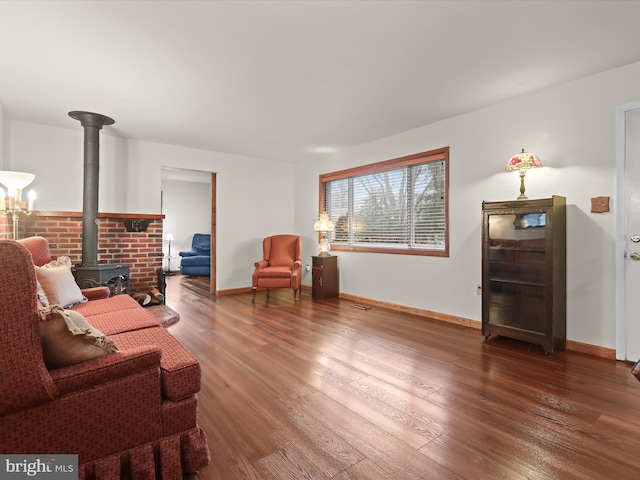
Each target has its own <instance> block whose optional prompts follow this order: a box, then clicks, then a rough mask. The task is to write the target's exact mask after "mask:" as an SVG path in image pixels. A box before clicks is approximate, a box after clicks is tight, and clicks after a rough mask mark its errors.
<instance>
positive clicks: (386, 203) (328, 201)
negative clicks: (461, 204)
mask: <svg viewBox="0 0 640 480" xmlns="http://www.w3.org/2000/svg"><path fill="white" fill-rule="evenodd" d="M448 151H449V150H448V147H447V148H445V149H441V150H436V151H431V152H425V153H422V154H416V155H411V156H409V157H402V158H399V159H394V160H389V161H386V162H380V163H377V164H372V165H366V166H364V167H358V168H356V169H350V170H344V171H341V172H334V173H330V174H326V175H321V176H320V186H321V198H322V205H321V207H322V210H324V211H326V212H327V213H328V214H329V216H330V218H331V220H332V221H333V222H334V224H335V225H336V229H335V231H334V232H332V234H331V236H330V238H329V240H330V242H331V245H332V248H333V249H335V250H353V251H374V252H375V251H380V252H386V253H404V254H416V255H440V256H447V255H448V232H447V227H448V219H447V211H448V192H447V186H448Z"/></svg>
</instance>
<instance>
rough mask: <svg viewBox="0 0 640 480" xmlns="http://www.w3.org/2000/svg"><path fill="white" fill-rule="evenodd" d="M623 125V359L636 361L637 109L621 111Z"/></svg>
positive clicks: (639, 257) (639, 250)
mask: <svg viewBox="0 0 640 480" xmlns="http://www.w3.org/2000/svg"><path fill="white" fill-rule="evenodd" d="M625 125H626V127H625V170H626V190H627V195H626V196H627V199H626V201H627V208H626V216H627V218H626V225H627V228H626V240H625V241H626V252H627V254H626V257H625V261H624V264H625V265H624V267H625V268H624V269H625V316H626V324H627V329H626V330H627V331H626V335H625V337H626V349H625V350H626V358H625V360H629V361H636V360H638V359H640V108H638V109H635V110H628V111H627V112H626V113H625Z"/></svg>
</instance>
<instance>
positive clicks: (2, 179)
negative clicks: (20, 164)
mask: <svg viewBox="0 0 640 480" xmlns="http://www.w3.org/2000/svg"><path fill="white" fill-rule="evenodd" d="M35 178H36V176H35V175H34V174H33V173H26V172H11V171H8V170H3V171H0V183H1V184H2V185H4V186H5V187H6V188H7V194H8V196H9V198H8V201H7V200H6V199H5V192H4V190H2V189H1V188H0V212H4V213H5V215H11V217H12V223H13V239H14V240H17V239H18V222H19V221H20V218H19V214H21V213H22V214H24V215H31V212H32V211H33V204H34V202H35V199H36V192H34V191H33V190H31V191H30V192H29V195H28V202H23V201H22V190H23V189H24V188H25V187H27V186H28V185H29V184H30V183H31V182H33V180H34V179H35Z"/></svg>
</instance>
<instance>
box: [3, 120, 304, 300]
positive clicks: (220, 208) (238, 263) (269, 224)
mask: <svg viewBox="0 0 640 480" xmlns="http://www.w3.org/2000/svg"><path fill="white" fill-rule="evenodd" d="M116 122H117V119H116ZM116 125H117V123H116ZM110 128H111V127H105V128H103V130H102V133H101V136H100V187H99V188H100V192H99V202H98V203H99V207H98V208H99V211H100V212H117V213H138V214H145V213H150V214H153V213H155V214H159V213H160V190H161V170H162V167H173V168H185V169H191V170H203V171H209V172H215V173H217V178H218V188H217V266H218V275H217V277H216V278H217V282H218V284H217V286H216V288H217V289H218V290H226V289H233V288H242V287H247V286H250V285H251V274H252V273H253V262H255V261H256V260H258V259H259V258H261V256H262V239H263V238H264V237H265V236H267V235H273V234H276V233H283V232H291V231H293V203H292V199H293V193H292V190H291V185H292V184H293V169H292V168H291V165H290V164H286V163H280V162H274V161H270V160H263V159H256V158H251V157H244V156H238V155H230V154H224V153H219V152H210V151H204V150H197V149H190V148H183V147H177V146H172V145H163V144H159V143H151V142H143V141H137V140H127V139H124V138H120V137H117V136H114V132H113V130H109V129H110ZM83 138H84V132H83V130H82V127H81V126H80V124H79V123H78V122H76V121H75V120H72V119H70V128H69V129H63V128H53V127H48V126H44V125H36V124H31V123H25V122H12V124H11V165H12V168H14V169H16V170H24V171H27V172H32V173H35V174H36V179H35V180H34V182H33V184H32V186H33V188H34V189H35V190H36V191H37V192H38V200H37V201H36V209H38V210H51V211H73V212H79V211H82V175H83V151H82V150H83ZM172 233H174V235H175V232H172Z"/></svg>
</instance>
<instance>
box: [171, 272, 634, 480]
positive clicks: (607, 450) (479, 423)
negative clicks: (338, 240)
mask: <svg viewBox="0 0 640 480" xmlns="http://www.w3.org/2000/svg"><path fill="white" fill-rule="evenodd" d="M167 305H169V306H170V307H171V308H173V309H174V310H176V311H177V312H179V313H180V315H181V320H180V322H178V323H177V324H175V325H174V326H172V327H170V328H169V330H170V331H171V332H172V333H173V334H174V335H175V336H176V337H177V338H178V339H180V341H181V342H182V343H183V344H184V345H185V346H186V347H187V348H189V350H191V352H192V353H193V354H194V355H195V356H196V357H197V358H198V360H199V361H200V362H201V365H202V391H201V392H200V394H199V402H200V405H199V422H200V425H201V426H202V428H203V429H204V430H205V432H206V433H207V436H208V439H209V446H210V448H211V457H212V459H211V464H210V465H209V466H208V467H207V468H205V469H203V470H202V471H201V472H199V474H198V475H197V478H198V479H199V480H214V479H215V480H218V479H220V480H236V479H238V480H240V479H242V480H244V479H303V478H304V479H336V480H338V479H339V480H347V479H371V480H390V479H397V480H405V479H436V480H437V479H447V478H462V479H474V480H479V479H562V480H564V479H606V480H612V479H615V480H623V479H634V480H635V479H638V478H640V382H638V381H637V380H636V379H635V378H634V377H633V376H632V375H631V374H630V369H631V365H629V364H626V363H623V362H615V361H612V360H606V359H602V358H597V357H591V356H588V355H583V354H580V353H573V352H564V351H561V352H558V353H555V354H553V355H550V356H545V355H544V353H543V351H542V349H541V348H540V347H537V346H532V345H528V344H525V343H521V342H517V341H513V340H508V339H504V338H497V339H494V338H492V339H490V340H489V341H488V342H485V341H484V338H483V337H482V335H481V334H480V332H479V331H478V330H474V329H469V328H465V327H461V326H456V325H451V324H447V323H442V322H438V321H435V320H434V321H432V320H429V319H424V318H421V317H415V316H412V315H408V314H403V313H398V312H394V311H390V310H385V309H382V308H371V309H370V310H360V309H356V308H354V307H353V305H354V304H353V302H350V301H347V300H338V299H333V300H324V301H312V300H311V297H310V294H309V293H308V292H304V294H303V295H302V298H301V300H300V301H298V303H297V304H294V303H293V294H292V292H291V291H288V290H272V291H271V295H270V299H269V301H268V302H267V300H266V294H265V293H264V292H258V295H257V298H256V302H255V304H253V303H251V294H246V295H245V294H241V295H233V296H220V297H216V296H214V295H210V294H209V293H208V278H198V277H181V276H179V275H178V276H173V277H169V278H168V285H167Z"/></svg>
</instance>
